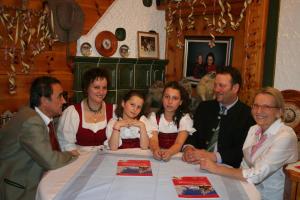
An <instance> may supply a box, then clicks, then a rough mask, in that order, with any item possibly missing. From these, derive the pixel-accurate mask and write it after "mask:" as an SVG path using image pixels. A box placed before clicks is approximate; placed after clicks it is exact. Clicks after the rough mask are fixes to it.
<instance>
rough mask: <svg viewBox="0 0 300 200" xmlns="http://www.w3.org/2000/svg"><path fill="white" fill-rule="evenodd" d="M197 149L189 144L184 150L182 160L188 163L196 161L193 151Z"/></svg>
mask: <svg viewBox="0 0 300 200" xmlns="http://www.w3.org/2000/svg"><path fill="white" fill-rule="evenodd" d="M194 151H196V149H195V148H194V147H192V146H187V147H185V148H184V150H183V155H182V160H183V161H185V162H188V163H191V162H193V161H194V157H193V152H194Z"/></svg>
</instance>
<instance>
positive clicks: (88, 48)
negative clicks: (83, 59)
mask: <svg viewBox="0 0 300 200" xmlns="http://www.w3.org/2000/svg"><path fill="white" fill-rule="evenodd" d="M80 53H81V54H82V55H83V56H90V55H91V54H92V45H91V44H90V43H88V42H85V43H82V45H81V46H80Z"/></svg>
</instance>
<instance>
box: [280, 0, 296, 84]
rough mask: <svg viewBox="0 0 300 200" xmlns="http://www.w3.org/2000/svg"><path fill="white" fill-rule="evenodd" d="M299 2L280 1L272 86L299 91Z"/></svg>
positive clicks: (293, 0) (294, 0)
mask: <svg viewBox="0 0 300 200" xmlns="http://www.w3.org/2000/svg"><path fill="white" fill-rule="evenodd" d="M299 11H300V1H299V0H282V1H281V5H280V15H279V28H278V29H279V31H278V41H277V55H276V67H275V78H274V86H275V87H276V88H278V89H280V90H284V89H295V90H300V78H299V77H300V12H299Z"/></svg>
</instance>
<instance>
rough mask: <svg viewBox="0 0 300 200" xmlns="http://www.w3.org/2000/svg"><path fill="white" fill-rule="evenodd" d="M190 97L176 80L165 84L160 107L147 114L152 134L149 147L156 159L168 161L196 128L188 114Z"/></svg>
mask: <svg viewBox="0 0 300 200" xmlns="http://www.w3.org/2000/svg"><path fill="white" fill-rule="evenodd" d="M189 103H190V98H189V94H188V93H187V91H186V90H185V89H184V87H182V86H181V85H180V84H179V83H178V82H176V81H172V82H169V83H167V84H166V86H165V88H164V90H163V96H162V107H161V108H160V110H159V111H158V112H157V113H156V114H155V113H151V114H150V115H149V121H150V124H151V129H152V135H151V138H150V148H151V150H152V153H153V157H154V158H155V159H157V160H164V161H168V160H170V158H171V157H172V156H173V155H174V154H176V153H178V152H179V151H180V150H181V148H182V145H183V144H184V142H185V140H186V139H187V137H188V135H189V134H192V133H193V132H195V131H196V130H195V129H194V128H193V120H192V119H191V116H190V114H189Z"/></svg>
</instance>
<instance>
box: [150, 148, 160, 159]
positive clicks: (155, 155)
mask: <svg viewBox="0 0 300 200" xmlns="http://www.w3.org/2000/svg"><path fill="white" fill-rule="evenodd" d="M152 153H153V158H154V159H155V160H162V156H161V150H160V148H157V149H154V150H152Z"/></svg>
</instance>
